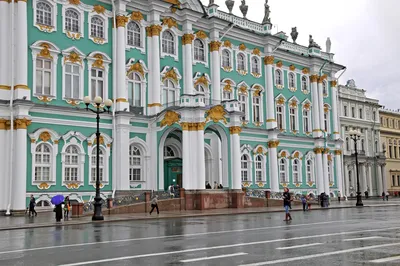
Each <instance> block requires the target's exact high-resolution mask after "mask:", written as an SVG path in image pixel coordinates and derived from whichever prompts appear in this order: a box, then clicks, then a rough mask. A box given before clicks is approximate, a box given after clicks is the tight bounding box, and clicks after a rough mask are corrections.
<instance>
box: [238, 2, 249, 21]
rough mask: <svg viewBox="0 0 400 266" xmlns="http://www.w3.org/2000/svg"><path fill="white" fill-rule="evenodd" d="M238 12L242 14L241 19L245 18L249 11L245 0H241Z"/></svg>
mask: <svg viewBox="0 0 400 266" xmlns="http://www.w3.org/2000/svg"><path fill="white" fill-rule="evenodd" d="M239 9H240V11H241V12H242V14H243V17H244V18H246V15H247V11H248V10H249V6H248V5H246V0H242V4H241V5H240V6H239Z"/></svg>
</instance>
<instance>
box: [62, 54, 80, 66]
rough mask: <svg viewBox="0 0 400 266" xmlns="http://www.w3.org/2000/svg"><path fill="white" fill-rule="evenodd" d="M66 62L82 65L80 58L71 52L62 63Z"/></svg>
mask: <svg viewBox="0 0 400 266" xmlns="http://www.w3.org/2000/svg"><path fill="white" fill-rule="evenodd" d="M68 61H69V62H71V63H79V64H81V65H82V58H81V57H80V56H79V55H78V54H77V53H75V52H71V53H70V54H69V55H68V56H66V57H65V58H64V63H65V62H68Z"/></svg>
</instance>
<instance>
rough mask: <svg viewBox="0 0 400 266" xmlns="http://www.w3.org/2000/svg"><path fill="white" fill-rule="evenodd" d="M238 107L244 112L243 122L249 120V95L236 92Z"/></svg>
mask: <svg viewBox="0 0 400 266" xmlns="http://www.w3.org/2000/svg"><path fill="white" fill-rule="evenodd" d="M238 102H239V108H240V110H241V111H242V112H243V113H244V120H245V122H248V121H249V97H248V95H247V94H245V93H240V92H239V93H238ZM243 104H244V110H242V105H243Z"/></svg>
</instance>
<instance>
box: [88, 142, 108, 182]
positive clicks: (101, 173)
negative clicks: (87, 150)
mask: <svg viewBox="0 0 400 266" xmlns="http://www.w3.org/2000/svg"><path fill="white" fill-rule="evenodd" d="M104 160H105V156H104V151H103V149H101V148H100V151H99V180H100V182H101V181H103V180H104ZM96 163H97V147H96V146H94V147H93V150H92V164H91V167H92V169H91V172H92V176H91V181H92V182H96V174H97V170H96Z"/></svg>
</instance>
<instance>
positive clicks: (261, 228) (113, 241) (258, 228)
mask: <svg viewBox="0 0 400 266" xmlns="http://www.w3.org/2000/svg"><path fill="white" fill-rule="evenodd" d="M349 221H353V220H342V221H329V222H319V223H309V224H295V225H289V226H288V225H280V226H270V227H257V228H247V229H237V230H227V231H217V232H204V233H195V234H185V235H170V236H153V237H143V238H130V239H120V240H109V241H101V242H89V243H80V244H69V245H59V246H47V247H39V248H28V249H18V250H9V251H0V255H1V254H10V253H19V252H29V251H38V250H48V249H57V248H69V247H82V246H91V245H100V244H111V243H124V242H134V241H143V240H156V239H166V238H175V237H193V236H205V235H216V234H226V233H236V232H248V231H258V230H268V229H279V228H288V227H290V228H291V227H301V226H310V225H319V224H331V223H338V222H349Z"/></svg>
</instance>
